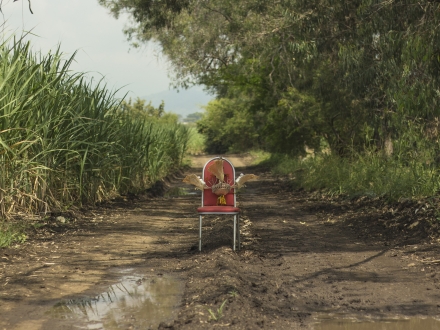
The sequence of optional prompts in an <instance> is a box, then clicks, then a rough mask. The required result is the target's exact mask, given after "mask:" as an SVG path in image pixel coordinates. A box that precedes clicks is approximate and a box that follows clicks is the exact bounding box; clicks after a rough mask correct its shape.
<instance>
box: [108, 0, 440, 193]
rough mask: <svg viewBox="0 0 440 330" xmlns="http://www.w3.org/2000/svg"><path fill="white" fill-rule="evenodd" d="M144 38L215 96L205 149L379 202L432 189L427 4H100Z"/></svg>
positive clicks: (437, 157) (434, 103)
mask: <svg viewBox="0 0 440 330" xmlns="http://www.w3.org/2000/svg"><path fill="white" fill-rule="evenodd" d="M99 2H100V3H101V4H102V5H104V6H106V7H107V8H109V9H110V10H111V11H112V13H113V14H114V15H115V16H118V14H120V13H122V12H129V13H131V14H132V16H133V21H132V25H131V26H129V27H128V28H127V29H126V30H125V32H126V34H127V37H128V39H129V40H132V41H133V43H134V44H138V45H139V44H141V43H143V42H148V41H149V40H155V41H157V42H159V43H160V45H161V46H162V50H163V52H164V53H165V54H166V56H167V57H168V58H169V59H170V61H171V63H172V65H173V70H174V73H175V84H176V85H179V86H183V87H185V86H189V85H191V84H203V85H204V86H206V88H207V89H208V90H209V91H211V92H212V93H213V94H214V95H216V96H217V99H216V100H215V101H212V102H210V103H209V104H208V105H207V107H206V109H205V112H204V114H203V117H202V118H201V119H200V120H199V121H198V122H197V128H198V130H199V132H200V133H202V134H203V135H204V136H205V138H206V151H207V152H209V153H216V154H219V153H226V152H244V151H249V150H264V151H266V152H270V153H271V154H272V155H273V156H272V164H275V165H276V170H277V171H279V172H280V173H286V174H290V175H291V177H292V178H295V180H294V184H295V186H296V187H298V188H304V189H307V190H322V191H326V192H328V193H329V194H332V195H336V194H337V195H350V196H354V195H367V196H376V197H384V198H386V199H390V200H397V199H399V198H402V197H405V198H422V197H425V196H435V195H437V194H438V192H439V184H438V179H439V170H438V168H439V165H440V144H439V136H440V121H439V118H440V107H439V106H438V105H439V104H440V92H439V90H440V60H439V56H438V49H439V47H440V43H439V40H440V39H439V38H438V31H439V30H438V28H437V27H438V25H439V24H440V16H439V15H437V13H438V12H439V10H440V4H439V3H436V2H432V1H431V2H430V1H424V2H417V1H412V0H407V1H404V2H403V3H401V2H399V3H397V2H393V1H391V2H374V1H364V0H360V1H351V2H347V1H343V0H337V1H330V2H329V1H293V0H292V1H281V2H276V3H273V2H268V1H266V2H264V1H260V0H244V1H228V0H216V1H210V2H203V1H197V0H187V1H182V2H178V3H175V2H163V1H156V0H150V1H147V2H146V3H145V5H142V6H141V5H139V3H138V2H137V1H134V0H124V1H119V0H116V1H108V0H100V1H99Z"/></svg>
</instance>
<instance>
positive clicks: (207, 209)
mask: <svg viewBox="0 0 440 330" xmlns="http://www.w3.org/2000/svg"><path fill="white" fill-rule="evenodd" d="M197 212H199V213H239V212H240V209H239V208H238V207H235V206H227V205H225V206H216V205H212V206H202V207H199V208H197Z"/></svg>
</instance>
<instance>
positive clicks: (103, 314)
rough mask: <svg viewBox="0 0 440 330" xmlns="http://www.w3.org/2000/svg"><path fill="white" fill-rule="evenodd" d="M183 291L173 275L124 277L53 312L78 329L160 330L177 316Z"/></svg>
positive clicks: (68, 302)
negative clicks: (104, 288)
mask: <svg viewBox="0 0 440 330" xmlns="http://www.w3.org/2000/svg"><path fill="white" fill-rule="evenodd" d="M182 290H183V287H182V283H181V281H179V280H177V279H175V278H171V277H166V276H163V277H156V278H144V277H139V276H124V277H123V278H122V279H121V281H120V282H119V283H117V284H114V285H112V286H110V287H109V288H108V289H107V290H106V291H105V292H103V293H101V294H99V295H97V296H95V297H86V298H81V299H72V300H67V301H63V302H60V303H58V304H56V305H55V306H54V307H53V308H52V309H51V310H50V311H49V314H50V315H51V317H52V318H55V319H58V320H64V321H66V322H67V323H74V324H75V326H76V327H77V328H78V329H90V330H97V329H106V330H113V329H157V327H158V326H159V324H160V323H161V322H170V321H172V320H174V318H175V317H176V316H177V312H178V308H179V304H180V300H181V297H182Z"/></svg>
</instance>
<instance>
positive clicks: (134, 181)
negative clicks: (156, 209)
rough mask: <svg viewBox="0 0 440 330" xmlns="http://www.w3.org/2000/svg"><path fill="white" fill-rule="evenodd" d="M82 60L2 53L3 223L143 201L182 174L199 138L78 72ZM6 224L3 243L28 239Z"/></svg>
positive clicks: (13, 43)
mask: <svg viewBox="0 0 440 330" xmlns="http://www.w3.org/2000/svg"><path fill="white" fill-rule="evenodd" d="M73 60H74V56H72V57H71V58H67V59H64V58H63V54H62V53H61V51H60V50H59V49H57V50H55V51H54V52H52V53H49V54H40V53H35V52H33V51H32V50H31V45H30V44H29V43H27V42H24V41H23V40H21V39H10V40H7V41H5V42H4V43H3V44H1V45H0V164H1V170H0V217H1V218H3V219H8V218H11V217H12V216H14V215H17V214H46V213H48V212H63V211H67V210H69V209H71V208H72V207H79V206H81V205H85V204H87V205H90V204H94V203H97V202H102V201H105V200H108V199H110V198H112V197H115V196H117V195H120V194H127V193H140V192H142V191H145V190H146V189H147V188H149V187H150V186H151V185H152V183H154V182H155V181H157V180H159V179H160V178H162V177H164V176H166V175H167V174H168V173H170V171H173V170H175V169H176V168H178V167H179V166H181V163H182V160H183V157H184V155H185V153H186V150H187V147H188V141H189V137H190V131H189V129H188V128H187V127H185V126H184V125H181V124H178V123H177V119H178V118H177V116H175V115H172V114H167V113H165V111H164V108H163V105H161V106H160V107H159V108H154V107H152V106H151V105H150V104H145V102H144V101H142V100H136V101H135V102H134V103H133V104H132V103H131V101H128V102H124V101H121V100H118V99H117V98H116V97H115V94H114V92H111V91H109V90H108V89H107V88H106V86H105V85H103V84H102V83H94V82H92V81H89V80H88V79H87V78H86V77H85V75H84V74H82V73H72V72H71V71H70V69H69V68H70V64H71V63H72V61H73ZM20 235H21V234H17V233H16V230H15V227H11V226H9V225H7V224H2V227H1V231H0V244H1V245H2V246H3V245H8V244H10V243H11V242H12V241H17V240H18V241H19V240H23V239H25V237H24V236H20Z"/></svg>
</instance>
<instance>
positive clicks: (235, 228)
mask: <svg viewBox="0 0 440 330" xmlns="http://www.w3.org/2000/svg"><path fill="white" fill-rule="evenodd" d="M236 237H237V216H236V215H234V243H233V245H232V249H233V250H234V251H235V239H236Z"/></svg>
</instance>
